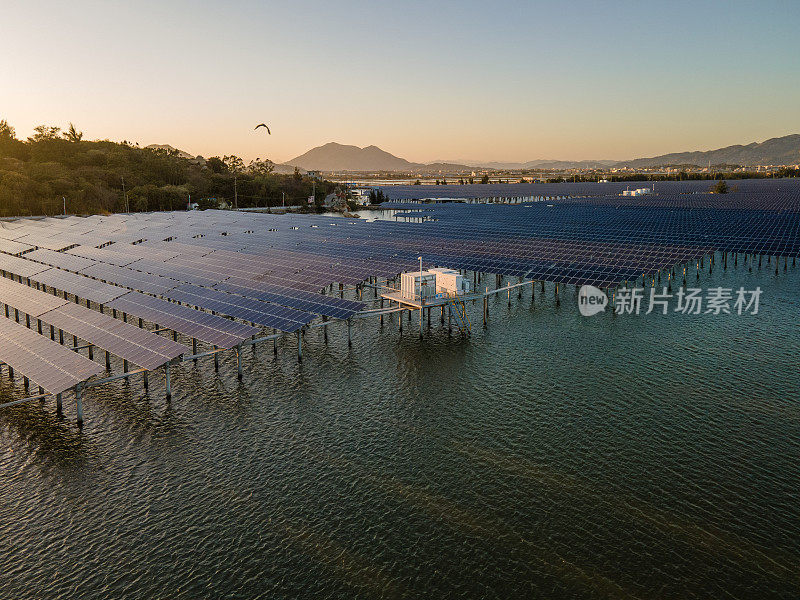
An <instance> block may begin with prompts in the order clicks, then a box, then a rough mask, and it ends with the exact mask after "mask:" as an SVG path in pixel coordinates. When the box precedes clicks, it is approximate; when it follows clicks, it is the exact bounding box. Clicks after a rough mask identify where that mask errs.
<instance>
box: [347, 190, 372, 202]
mask: <svg viewBox="0 0 800 600" xmlns="http://www.w3.org/2000/svg"><path fill="white" fill-rule="evenodd" d="M349 191H350V194H351V195H352V196H353V202H355V203H356V204H359V205H361V206H367V205H368V204H369V193H370V191H371V190H370V189H369V188H350V190H349Z"/></svg>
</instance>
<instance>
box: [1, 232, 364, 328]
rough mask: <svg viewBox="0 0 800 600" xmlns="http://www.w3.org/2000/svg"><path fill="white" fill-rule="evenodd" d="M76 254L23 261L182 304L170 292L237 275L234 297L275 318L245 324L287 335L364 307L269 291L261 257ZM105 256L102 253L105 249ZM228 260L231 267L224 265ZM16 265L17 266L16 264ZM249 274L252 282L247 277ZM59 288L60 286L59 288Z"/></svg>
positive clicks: (33, 255) (211, 295) (42, 252)
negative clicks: (261, 276)
mask: <svg viewBox="0 0 800 600" xmlns="http://www.w3.org/2000/svg"><path fill="white" fill-rule="evenodd" d="M78 249H79V250H80V251H81V252H82V253H84V254H95V253H93V252H91V251H87V249H86V248H85V247H83V246H81V247H78ZM73 250H75V249H73ZM73 250H71V251H69V252H55V251H52V250H47V249H38V250H34V251H32V252H28V253H27V254H25V255H24V259H30V260H33V261H39V262H41V263H43V264H46V265H50V266H54V267H58V268H59V269H63V270H67V271H72V272H76V273H80V274H82V275H85V276H88V277H92V278H95V279H98V280H101V281H108V282H111V283H114V284H117V285H122V286H124V287H128V288H130V289H133V290H137V291H142V292H146V293H150V294H155V295H161V296H165V297H169V298H172V299H175V300H178V301H180V299H179V298H177V297H175V294H174V292H173V293H172V295H170V292H171V290H173V289H174V288H176V287H178V286H179V285H180V284H181V283H191V284H194V285H196V286H206V287H209V288H210V287H214V286H217V285H218V284H222V283H224V282H226V281H227V280H229V279H231V278H232V276H235V278H236V280H237V281H239V282H240V283H244V285H239V286H237V288H238V289H237V291H235V292H234V290H233V289H232V288H229V289H227V291H229V292H233V293H238V294H239V295H241V296H246V297H249V298H255V299H258V300H261V301H262V303H270V304H269V305H268V306H259V307H256V308H259V309H260V311H261V312H262V313H264V314H270V313H271V314H273V315H274V316H275V320H274V321H270V322H269V323H264V322H262V321H259V320H252V319H245V320H251V321H252V322H255V323H259V324H262V325H265V326H269V327H274V328H276V329H280V330H282V331H289V332H291V331H295V330H296V329H297V326H294V325H290V324H289V322H290V321H293V322H297V323H299V324H300V326H302V325H304V324H306V323H308V322H310V320H312V319H313V318H314V316H313V315H310V314H308V313H315V314H319V315H325V316H328V317H333V318H341V319H346V318H348V317H350V316H352V315H353V314H354V313H356V312H358V311H359V310H361V309H362V308H363V304H361V303H359V302H354V301H351V300H343V299H337V298H328V297H325V296H322V295H320V294H313V293H311V294H309V293H303V292H302V291H299V292H298V291H297V290H294V289H292V288H282V287H281V286H278V285H275V284H272V285H269V286H267V284H264V285H260V284H259V282H258V281H255V280H252V281H251V279H252V277H253V276H254V275H257V274H258V273H259V272H263V271H264V269H265V266H264V264H265V263H264V261H263V260H260V261H259V257H255V256H250V257H248V256H246V255H243V254H238V253H227V255H225V256H224V257H220V258H218V259H217V258H215V259H213V260H211V259H207V260H204V259H202V258H192V259H189V258H183V260H182V261H181V262H173V261H171V260H170V261H168V262H158V261H154V260H148V259H145V258H137V259H135V260H131V261H129V262H128V266H119V265H116V264H104V263H101V262H97V261H96V260H95V259H92V258H87V257H86V256H81V255H80V254H75V253H73ZM100 252H102V250H101V251H100ZM110 252H113V254H114V255H115V256H114V257H113V258H117V256H116V255H120V254H123V253H122V252H118V251H110ZM209 252H213V249H209ZM95 256H96V258H103V256H102V255H97V254H96V255H95ZM237 259H238V260H239V262H245V261H247V262H248V263H249V264H251V265H255V264H260V265H261V266H260V268H257V267H253V268H251V269H250V270H247V269H236V264H237V262H236V261H237ZM226 260H227V263H226V262H225V261H226ZM7 262H9V261H7ZM11 262H14V261H13V260H12V261H11ZM117 262H119V261H117ZM0 264H1V263H0ZM15 264H16V265H18V268H20V269H22V270H24V271H25V273H26V274H24V275H23V276H26V277H27V276H29V275H27V273H31V272H32V271H31V268H30V267H27V266H23V265H21V263H19V261H16V262H15ZM0 268H2V267H0ZM7 270H12V269H7ZM248 275H249V276H250V277H248ZM326 281H327V280H326ZM54 287H58V286H57V285H54ZM265 287H268V289H264V288H265ZM251 289H252V291H253V292H255V293H256V294H257V295H256V296H253V294H252V293H248V290H251ZM267 291H269V294H267V293H266V292H267ZM194 295H195V296H197V295H200V296H203V295H205V296H207V299H208V301H209V302H207V303H206V304H207V306H206V305H202V304H197V303H194V304H195V305H197V306H201V307H202V308H208V309H210V310H216V308H215V306H212V303H213V301H214V299H217V300H220V297H219V296H217V295H216V294H215V292H214V291H213V290H211V291H203V290H195V294H194ZM221 300H222V301H224V302H227V304H229V305H235V304H246V305H248V307H249V308H250V309H252V308H254V307H253V305H252V304H251V303H248V302H247V301H246V300H239V299H237V298H227V299H221ZM98 301H99V300H98ZM272 305H275V306H272ZM220 312H222V311H220ZM224 314H229V315H230V316H234V317H242V318H244V315H243V314H239V313H237V314H233V313H224Z"/></svg>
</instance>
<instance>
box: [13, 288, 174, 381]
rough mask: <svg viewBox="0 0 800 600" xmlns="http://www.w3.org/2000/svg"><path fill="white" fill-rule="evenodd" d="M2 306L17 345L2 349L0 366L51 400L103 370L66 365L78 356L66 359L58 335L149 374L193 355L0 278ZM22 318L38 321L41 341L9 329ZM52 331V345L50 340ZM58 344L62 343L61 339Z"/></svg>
mask: <svg viewBox="0 0 800 600" xmlns="http://www.w3.org/2000/svg"><path fill="white" fill-rule="evenodd" d="M0 305H3V306H4V307H5V310H4V312H5V316H4V317H2V319H0V321H2V322H3V330H4V331H6V332H8V333H9V334H10V335H12V334H13V336H14V339H15V340H16V342H15V343H13V344H8V345H5V344H4V345H2V347H0V361H2V362H4V363H6V364H9V365H11V366H12V367H13V368H15V369H18V370H19V371H20V372H22V373H25V374H27V375H28V377H29V378H30V379H32V380H33V381H35V382H36V383H37V384H39V385H40V386H42V387H43V388H44V389H46V390H47V391H48V392H50V393H52V394H59V393H61V392H63V391H65V390H67V389H69V388H71V387H73V386H74V385H75V384H76V383H77V382H78V381H82V380H83V379H85V378H84V375H85V374H86V373H88V372H91V374H97V373H99V372H100V370H102V369H99V365H98V367H94V366H93V367H92V368H91V369H89V368H88V366H87V365H86V362H85V361H83V360H75V359H72V358H70V359H69V360H62V359H63V358H64V357H65V356H67V355H68V354H73V355H74V352H73V351H69V350H67V352H66V353H65V352H64V350H65V348H64V347H63V346H61V344H60V343H56V342H55V331H57V330H61V332H63V333H67V334H68V335H72V336H75V338H76V339H81V340H84V341H86V342H87V343H89V344H91V345H93V346H96V347H97V348H100V349H102V350H105V351H107V352H110V353H111V354H114V355H116V356H119V357H120V358H123V359H125V360H128V361H130V362H132V363H133V364H135V365H138V366H140V367H143V368H145V369H148V370H151V369H155V368H157V367H160V366H161V365H163V364H165V363H167V362H170V361H171V360H173V359H175V358H177V357H179V356H181V355H183V354H184V353H187V352H188V351H189V349H188V348H187V347H186V346H183V345H182V344H178V343H177V342H174V341H172V340H170V339H167V338H164V337H162V336H159V335H156V334H154V333H151V332H149V331H146V330H144V329H140V328H138V327H136V326H134V325H129V324H128V323H124V322H122V321H120V320H118V319H114V318H112V317H110V316H108V315H106V314H104V313H101V312H98V311H94V310H90V309H89V308H86V307H83V306H79V305H77V304H73V303H71V302H68V301H67V300H66V299H64V298H59V297H56V296H53V295H50V294H47V293H45V292H43V291H40V290H37V289H34V288H32V287H29V286H27V285H25V284H22V283H17V282H15V281H12V280H11V279H8V278H5V277H2V278H0ZM21 315H27V316H28V318H25V323H26V325H31V326H32V325H33V323H32V321H31V319H33V320H34V321H35V320H38V321H39V323H38V326H37V327H36V328H37V329H38V330H39V331H40V332H41V333H42V335H39V334H38V333H34V332H33V329H28V328H27V327H23V326H22V325H19V326H16V327H15V326H14V325H11V324H9V323H8V321H10V320H11V319H12V318H13V319H14V320H15V321H17V322H19V323H21V322H22V320H21ZM48 328H49V329H50V334H51V336H52V337H51V339H47V337H46V334H47V329H48ZM21 330H24V331H21ZM31 333H34V335H31ZM59 340H63V336H62V335H59ZM31 341H32V343H31ZM19 342H25V343H26V344H28V345H27V346H26V351H25V352H20V351H19ZM90 362H91V361H90ZM32 366H36V368H31V367H32Z"/></svg>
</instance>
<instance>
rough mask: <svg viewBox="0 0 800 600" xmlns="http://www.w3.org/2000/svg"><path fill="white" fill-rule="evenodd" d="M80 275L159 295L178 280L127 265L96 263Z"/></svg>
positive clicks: (173, 285)
mask: <svg viewBox="0 0 800 600" xmlns="http://www.w3.org/2000/svg"><path fill="white" fill-rule="evenodd" d="M81 274H82V275H86V276H87V277H93V278H95V279H99V280H101V281H106V282H108V283H113V284H116V285H120V286H123V287H126V288H130V289H132V290H136V291H139V292H145V293H148V294H156V295H161V294H163V293H164V292H166V291H167V290H171V289H172V288H174V287H175V286H177V285H179V284H180V282H179V281H176V280H174V279H170V278H168V277H162V276H160V275H152V274H150V273H142V272H141V271H135V270H133V269H131V268H128V267H117V266H114V265H106V264H98V265H94V266H93V267H89V268H88V269H84V270H83V271H81Z"/></svg>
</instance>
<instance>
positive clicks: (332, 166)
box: [284, 142, 420, 171]
mask: <svg viewBox="0 0 800 600" xmlns="http://www.w3.org/2000/svg"><path fill="white" fill-rule="evenodd" d="M284 164H287V165H291V166H295V167H302V168H304V169H306V170H312V171H410V170H412V169H413V168H414V167H415V166H420V165H415V164H414V163H410V162H409V161H407V160H405V159H404V158H398V157H397V156H395V155H393V154H389V153H388V152H386V151H384V150H381V149H380V148H378V147H377V146H367V147H366V148H359V147H358V146H345V145H344V144H337V143H336V142H329V143H327V144H325V145H324V146H318V147H317V148H312V149H311V150H309V151H308V152H306V153H305V154H301V155H300V156H298V157H296V158H293V159H292V160H289V161H286V163H284Z"/></svg>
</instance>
